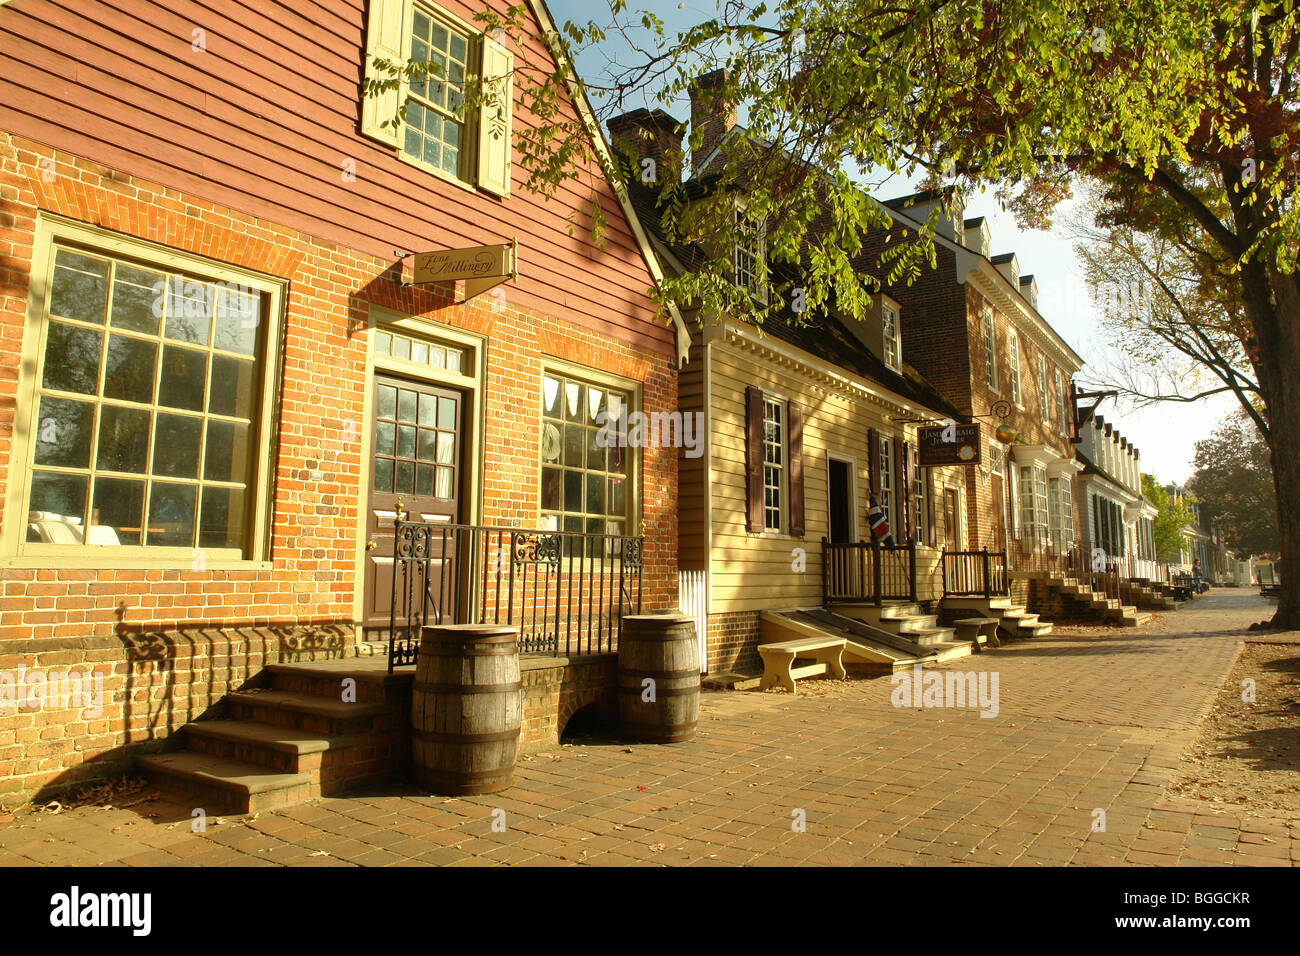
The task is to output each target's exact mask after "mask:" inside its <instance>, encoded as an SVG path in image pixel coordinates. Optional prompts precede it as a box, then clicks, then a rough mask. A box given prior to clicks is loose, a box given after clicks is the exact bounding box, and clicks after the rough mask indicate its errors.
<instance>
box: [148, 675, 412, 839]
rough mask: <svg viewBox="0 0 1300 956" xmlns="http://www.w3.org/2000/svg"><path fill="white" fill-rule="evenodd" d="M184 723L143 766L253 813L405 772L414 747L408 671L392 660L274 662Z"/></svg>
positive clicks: (170, 782) (211, 808) (165, 783)
mask: <svg viewBox="0 0 1300 956" xmlns="http://www.w3.org/2000/svg"><path fill="white" fill-rule="evenodd" d="M255 680H256V681H257V682H258V683H261V684H264V685H266V686H254V687H248V688H245V689H243V690H240V691H237V692H235V693H231V694H227V695H226V697H225V698H224V699H223V701H222V703H221V704H220V705H219V706H218V708H215V710H216V713H215V714H213V715H212V716H211V717H207V718H205V719H203V720H198V721H193V722H191V723H189V724H186V725H185V726H184V727H182V728H181V730H180V732H179V733H178V734H176V735H175V736H174V738H173V739H174V740H176V741H177V743H179V744H180V745H181V747H182V748H183V749H180V750H176V751H172V752H168V753H163V754H159V755H156V756H152V757H144V758H142V759H141V760H140V761H139V764H138V766H139V769H140V770H141V772H142V773H144V774H145V776H147V777H148V778H149V779H150V780H152V781H154V782H155V783H157V784H158V785H159V786H160V787H162V788H164V789H166V790H169V791H172V792H174V793H176V794H177V795H180V796H183V797H185V798H187V799H190V800H192V801H194V802H195V806H196V807H201V808H202V809H204V810H205V811H207V812H210V813H216V814H222V813H236V814H238V813H253V812H257V811H260V810H269V809H274V808H277V807H284V806H289V805H292V804H294V803H300V802H302V801H304V800H310V799H315V798H317V797H320V796H328V795H333V794H340V793H345V792H347V791H349V790H351V789H353V788H354V787H356V786H359V785H362V784H365V783H377V782H380V781H384V780H388V779H392V778H393V777H396V776H398V775H399V774H400V773H401V771H402V770H403V769H404V768H405V766H406V763H407V762H408V761H409V756H410V737H409V728H407V727H406V726H405V724H406V722H405V720H404V719H403V715H404V714H405V713H406V711H405V709H404V707H403V706H402V705H403V702H404V699H405V698H407V697H409V695H410V677H409V675H390V674H389V673H388V667H387V661H386V660H384V659H372V660H367V661H365V662H364V663H359V662H357V661H350V660H346V661H321V662H315V663H306V664H271V665H268V666H267V667H266V669H265V670H264V671H263V672H262V673H261V674H259V675H258V677H257V678H256V679H255Z"/></svg>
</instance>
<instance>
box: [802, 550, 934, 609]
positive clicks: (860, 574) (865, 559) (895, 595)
mask: <svg viewBox="0 0 1300 956" xmlns="http://www.w3.org/2000/svg"><path fill="white" fill-rule="evenodd" d="M915 600H916V544H915V543H913V542H908V543H906V544H897V545H884V544H880V543H879V542H877V541H869V542H868V541H828V540H827V539H826V538H822V603H823V604H835V603H841V604H845V603H871V604H875V605H876V606H877V607H879V606H880V605H881V604H883V603H884V602H885V601H915Z"/></svg>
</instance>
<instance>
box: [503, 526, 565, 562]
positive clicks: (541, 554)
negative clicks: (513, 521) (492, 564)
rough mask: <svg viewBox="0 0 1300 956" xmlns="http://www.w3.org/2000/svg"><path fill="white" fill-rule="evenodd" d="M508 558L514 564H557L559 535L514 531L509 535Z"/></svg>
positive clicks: (558, 558)
mask: <svg viewBox="0 0 1300 956" xmlns="http://www.w3.org/2000/svg"><path fill="white" fill-rule="evenodd" d="M510 559H511V560H512V561H513V562H514V563H515V565H516V566H518V565H522V564H551V565H554V564H558V563H559V560H560V536H559V535H558V534H538V533H536V532H532V531H516V532H514V533H512V534H511V535H510Z"/></svg>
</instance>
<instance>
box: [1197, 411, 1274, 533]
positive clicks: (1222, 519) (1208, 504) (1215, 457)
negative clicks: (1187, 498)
mask: <svg viewBox="0 0 1300 956" xmlns="http://www.w3.org/2000/svg"><path fill="white" fill-rule="evenodd" d="M1195 465H1196V472H1195V473H1194V474H1193V475H1192V477H1191V479H1190V480H1189V481H1188V483H1187V487H1188V488H1189V489H1190V490H1191V491H1192V493H1193V494H1195V495H1196V497H1197V500H1199V501H1200V502H1201V517H1202V519H1203V520H1204V521H1205V522H1206V523H1207V524H1210V525H1212V526H1215V527H1219V528H1221V529H1222V530H1223V533H1224V542H1225V544H1226V545H1227V546H1228V548H1229V549H1230V550H1232V551H1235V552H1237V553H1238V554H1240V555H1243V556H1244V555H1251V556H1259V555H1265V554H1274V553H1276V552H1277V547H1278V534H1277V500H1276V495H1275V493H1274V490H1273V471H1272V468H1271V466H1270V464H1269V451H1268V445H1267V444H1266V443H1265V442H1264V439H1263V438H1262V437H1261V436H1260V434H1259V431H1258V430H1257V429H1256V428H1255V426H1254V424H1253V423H1252V422H1251V421H1250V420H1249V419H1248V418H1246V417H1245V416H1244V415H1242V414H1235V415H1231V416H1229V417H1228V418H1226V419H1224V420H1223V421H1222V422H1220V423H1219V426H1218V427H1217V428H1216V429H1215V430H1214V433H1213V434H1212V435H1210V437H1209V438H1206V439H1204V440H1203V441H1198V442H1197V443H1196V458H1195Z"/></svg>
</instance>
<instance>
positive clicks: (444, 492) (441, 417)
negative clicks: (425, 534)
mask: <svg viewBox="0 0 1300 956" xmlns="http://www.w3.org/2000/svg"><path fill="white" fill-rule="evenodd" d="M459 418H460V402H459V400H458V399H457V398H455V397H454V396H452V395H432V394H429V393H427V392H423V391H419V390H417V389H414V388H399V387H397V386H396V385H388V384H383V383H381V384H380V385H379V386H378V388H377V389H376V394H375V464H374V468H375V491H377V492H380V493H383V494H397V495H417V496H420V497H431V498H443V499H451V498H454V497H456V489H457V487H458V482H457V475H456V466H457V460H456V435H457V433H458V431H459V430H460V422H459Z"/></svg>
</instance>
